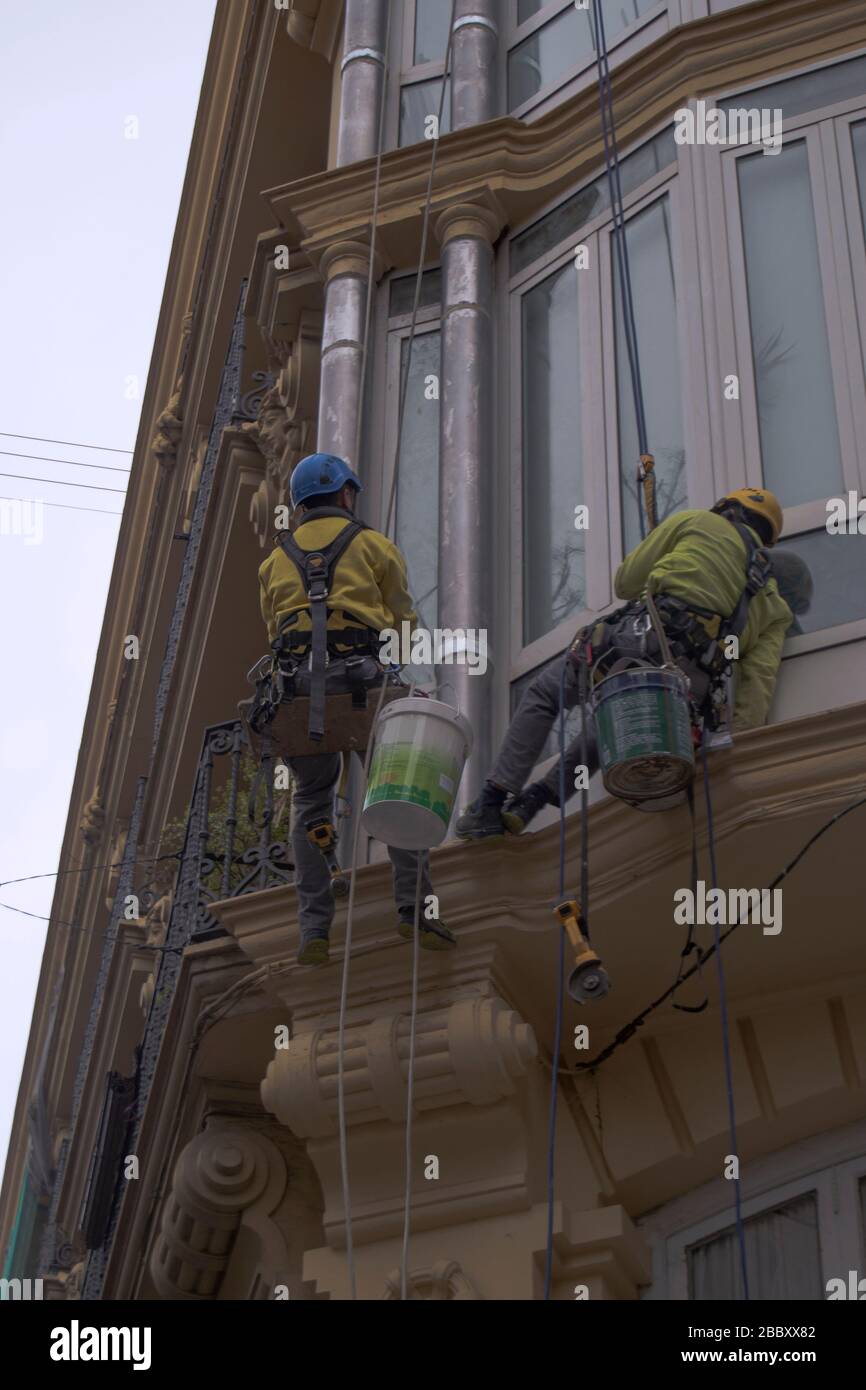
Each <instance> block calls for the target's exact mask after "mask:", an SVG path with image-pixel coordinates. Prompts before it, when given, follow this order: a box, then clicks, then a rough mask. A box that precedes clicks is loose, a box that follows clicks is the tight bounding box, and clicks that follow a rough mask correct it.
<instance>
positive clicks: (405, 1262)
mask: <svg viewBox="0 0 866 1390" xmlns="http://www.w3.org/2000/svg"><path fill="white" fill-rule="evenodd" d="M422 863H423V859H422V854H421V852H420V851H419V854H418V872H417V874H416V876H415V930H414V932H413V934H412V1004H411V1008H410V1010H409V1069H408V1073H407V1077H406V1187H405V1192H404V1197H403V1249H402V1255H401V1259H400V1298H401V1300H402V1301H403V1302H405V1301H406V1300H407V1299H408V1297H409V1235H410V1231H411V1218H412V1107H413V1106H414V1104H415V1034H416V1031H417V1024H418V970H419V966H420V956H421V930H420V928H421V866H422Z"/></svg>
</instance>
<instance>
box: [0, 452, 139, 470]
mask: <svg viewBox="0 0 866 1390" xmlns="http://www.w3.org/2000/svg"><path fill="white" fill-rule="evenodd" d="M0 454H5V456H6V458H10V459H32V460H33V462H34V463H68V464H69V466H70V468H98V469H99V471H100V472H101V473H130V472H132V470H131V469H130V468H116V467H115V466H114V465H113V464H110V463H79V462H78V461H77V460H76V459H53V458H46V456H45V455H44V454H16V453H13V451H12V450H11V449H0Z"/></svg>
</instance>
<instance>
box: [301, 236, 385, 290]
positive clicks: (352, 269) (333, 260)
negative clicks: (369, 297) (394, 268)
mask: <svg viewBox="0 0 866 1390" xmlns="http://www.w3.org/2000/svg"><path fill="white" fill-rule="evenodd" d="M306 250H307V251H308V254H309V255H310V257H311V259H312V260H314V261H315V262H316V263H317V265H318V270H319V274H320V275H321V277H322V279H323V280H324V281H325V283H326V284H327V283H328V282H330V281H331V280H334V279H336V277H337V276H338V275H357V276H360V277H361V278H362V279H363V280H366V279H367V276H368V275H369V273H370V243H369V241H336V242H331V243H330V244H329V245H328V246H325V247H323V248H321V249H319V250H316V249H314V248H313V247H309V246H308V247H307V248H306ZM387 269H388V265H387V262H386V260H385V257H384V256H383V255H382V254H381V252H380V251H378V250H377V251H375V252H374V255H373V283H374V284H376V283H377V282H378V281H379V280H381V278H382V276H383V275H384V274H385V271H386V270H387Z"/></svg>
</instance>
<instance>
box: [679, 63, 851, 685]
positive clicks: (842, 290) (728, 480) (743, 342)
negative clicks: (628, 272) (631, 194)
mask: <svg viewBox="0 0 866 1390" xmlns="http://www.w3.org/2000/svg"><path fill="white" fill-rule="evenodd" d="M861 57H866V49H863V48H860V49H856V50H852V51H851V52H849V53H845V54H844V56H842V57H840V56H839V55H836V56H834V57H833V58H831V59H827V60H824V61H821V62H815V63H806V64H803V65H802V66H798V67H796V68H791V69H788V70H786V71H785V72H782V73H776V74H773V75H772V76H771V78H770V79H769V80H768V79H767V77H762V78H760V79H756V80H755V81H754V82H752V83H750V84H749V85H748V86H742V85H740V84H738V85H736V86H735V87H731V88H724V89H719V90H718V91H713V92H710V93H707V94H703V93H701V94H699V95H700V96H701V98H702V99H704V100H705V101H706V103H707V107H708V108H710V107H713V106H718V105H719V103H720V102H723V101H725V102H730V101H734V100H737V101H738V102H740V103H741V104H742V105H743V106H746V107H748V106H750V105H751V104H753V100H754V95H755V93H757V92H760V91H761V90H762V89H763V88H765V87H767V86H770V85H775V84H776V83H779V82H784V81H789V80H793V79H796V78H798V77H805V76H808V75H809V74H810V73H815V72H820V71H822V70H823V69H824V68H831V67H837V66H838V65H839V64H840V63H844V62H848V61H850V60H851V59H855V58H861ZM695 100H696V98H693V99H692V100H691V101H690V102H689V106H690V107H693V106H694V102H695ZM861 120H866V93H864V94H863V95H861V96H857V97H849V98H846V99H845V100H843V101H839V102H835V103H831V104H829V105H824V106H819V107H815V108H814V109H813V110H810V111H805V112H800V113H799V114H797V115H795V116H791V117H787V118H783V121H782V141H783V146H784V145H786V144H788V143H790V142H791V141H792V140H801V141H804V142H805V143H806V149H807V156H808V161H809V177H810V190H811V193H812V206H813V212H814V216H815V230H816V236H817V239H818V247H819V273H820V276H821V293H822V300H823V304H824V314H825V323H826V327H827V339H828V345H829V352H830V369H831V376H832V382H833V398H834V405H835V407H836V419H837V427H838V430H839V445H840V454H841V457H842V468H843V484H842V489H843V491H844V490H847V489H848V488H854V489H855V490H856V491H857V492H858V494H859V495H860V496H861V497H862V496H863V495H864V494H866V458H864V457H863V456H862V455H861V452H860V450H859V448H858V444H857V440H858V436H859V438H863V437H864V433H866V380H864V372H863V371H862V370H859V369H858V367H857V364H858V363H859V364H861V365H862V362H863V353H862V348H861V343H866V227H864V226H863V221H862V219H861V218H860V209H859V199H858V194H857V186H856V177H855V171H854V163H853V150H852V149H851V145H850V136H848V142H847V154H848V156H849V159H850V162H849V163H848V164H847V166H846V159H845V156H846V141H845V136H846V135H847V132H848V131H850V127H851V126H852V125H854V124H857V123H858V122H859V121H861ZM760 148H761V146H760V145H759V144H745V143H743V144H739V145H730V146H724V147H722V146H710V145H708V146H703V147H701V148H700V149H698V148H697V147H688V146H682V147H681V149H686V150H689V154H690V157H691V162H692V168H693V169H694V170H695V177H696V179H697V181H698V182H702V183H703V188H704V191H705V194H706V200H707V208H708V213H709V220H710V223H711V224H715V228H716V230H715V237H716V240H715V242H714V244H713V245H712V247H706V248H702V260H703V261H704V264H703V265H702V267H701V270H700V280H701V287H702V291H703V295H704V298H705V300H707V301H708V302H709V304H710V306H711V314H712V317H713V319H714V323H715V331H714V341H713V344H712V345H711V348H710V351H711V353H712V354H713V355H712V357H711V358H710V359H709V360H708V363H707V367H708V373H709V368H710V364H711V362H712V361H713V358H715V364H716V365H717V367H718V369H719V371H720V375H719V377H718V380H719V381H720V382H721V380H722V379H723V378H724V376H725V375H727V374H729V373H730V372H731V371H735V372H736V374H737V376H738V379H739V383H740V400H739V406H740V409H739V411H738V414H737V420H736V421H733V420H731V418H730V416H728V417H727V418H726V419H725V420H724V426H723V427H722V429H721V434H722V439H723V441H724V442H723V449H722V460H721V462H722V463H723V467H724V475H725V476H724V478H720V479H719V480H718V483H719V487H718V493H717V495H721V493H722V492H724V491H727V490H728V488H729V487H734V486H736V487H742V486H743V484H744V483H746V484H749V485H757V486H761V485H762V483H763V478H762V474H761V471H760V462H761V450H760V432H759V429H758V416H757V393H756V387H755V377H754V360H753V355H752V342H751V327H750V317H749V305H748V285H747V280H746V271H745V251H744V245H743V239H742V217H741V212H740V196H739V186H738V180H737V170H736V161H737V160H738V159H742V158H747V157H749V156H750V155H755V154H756V152H757V151H758V150H760ZM775 157H776V156H774V155H767V154H764V155H762V158H765V159H773V158H775ZM708 260H715V261H716V262H717V263H718V264H720V265H721V266H722V267H723V273H722V275H721V276H720V275H719V274H718V273H716V274H713V273H712V270H711V267H709V266H708V264H707V261H708ZM708 384H709V377H708ZM723 404H724V403H723ZM722 414H724V412H722ZM743 460H745V461H746V471H745V476H744V473H743V462H742V461H743ZM832 495H833V494H831V493H827V494H826V495H825V496H824V497H823V498H818V499H816V500H815V501H813V502H807V503H802V504H799V505H797V506H795V507H788V508H785V509H784V522H785V524H784V531H783V535H784V537H785V538H786V539H788V538H793V537H795V536H798V535H803V534H806V533H808V532H811V531H816V530H821V529H823V528H824V527H825V525H826V520H827V509H826V503H827V500H828V498H829V497H830V496H832ZM864 637H866V616H864V617H863V618H856V619H853V620H851V621H849V622H846V623H840V624H838V625H836V626H834V627H827V628H820V629H819V630H817V631H816V632H810V633H803V634H802V635H798V636H795V637H789V638H787V639H786V641H785V647H784V651H783V660H784V659H786V658H788V657H793V656H799V655H802V654H804V653H805V652H811V651H818V650H825V649H828V648H830V647H835V646H839V645H842V644H843V643H846V642H852V641H857V640H860V639H862V638H864Z"/></svg>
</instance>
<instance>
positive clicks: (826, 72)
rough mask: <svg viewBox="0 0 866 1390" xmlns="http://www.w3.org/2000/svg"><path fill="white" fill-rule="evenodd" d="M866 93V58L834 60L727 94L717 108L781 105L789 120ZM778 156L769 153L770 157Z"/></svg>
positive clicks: (771, 107) (722, 109)
mask: <svg viewBox="0 0 866 1390" xmlns="http://www.w3.org/2000/svg"><path fill="white" fill-rule="evenodd" d="M864 95H866V58H850V59H848V61H847V62H844V63H832V64H831V65H830V67H826V68H818V69H816V71H814V72H804V73H802V74H801V75H800V76H799V77H787V78H785V79H784V81H782V82H771V83H770V84H769V85H768V86H766V87H755V88H753V89H752V90H751V91H749V92H742V93H741V94H740V95H739V96H731V97H725V98H724V100H723V101H720V102H718V107H719V110H720V111H728V110H730V108H731V107H732V106H736V107H742V106H746V107H752V106H758V107H761V108H764V107H768V108H769V109H770V110H771V111H775V110H776V109H777V108H778V109H779V110H781V112H782V117H783V119H786V118H787V119H790V118H791V117H792V116H801V115H802V114H803V113H804V112H805V111H818V110H820V108H821V107H822V106H832V105H833V104H834V103H835V102H837V101H850V100H851V98H852V97H861V96H864ZM776 157H777V156H775V155H771V156H770V158H771V159H773V158H776Z"/></svg>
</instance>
